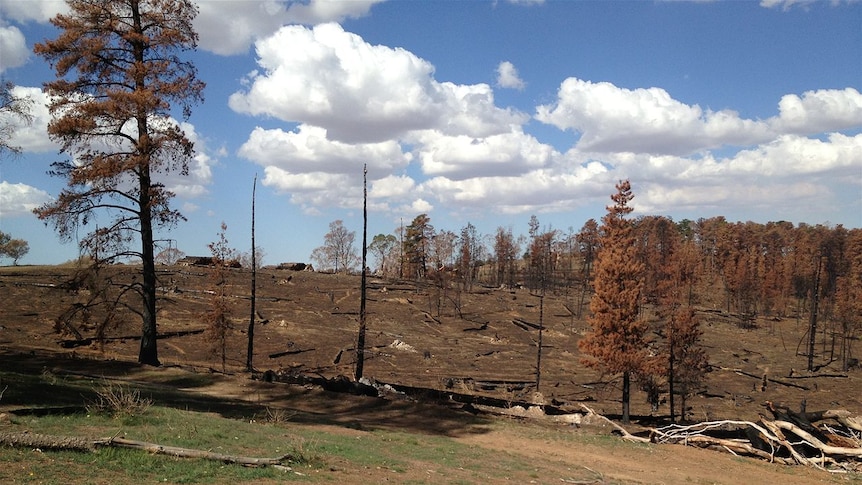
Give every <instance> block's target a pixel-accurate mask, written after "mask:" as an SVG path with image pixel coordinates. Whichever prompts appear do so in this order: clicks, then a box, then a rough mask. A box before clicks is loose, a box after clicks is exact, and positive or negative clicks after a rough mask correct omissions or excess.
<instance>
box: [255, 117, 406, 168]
mask: <svg viewBox="0 0 862 485" xmlns="http://www.w3.org/2000/svg"><path fill="white" fill-rule="evenodd" d="M239 155H240V156H242V157H244V158H247V159H249V160H251V161H253V162H256V163H258V164H260V165H264V166H266V165H272V166H276V167H280V168H283V169H285V170H288V171H291V172H295V173H296V172H326V173H346V172H356V167H361V166H362V165H363V164H365V163H367V164H368V165H369V169H370V170H376V171H381V172H390V171H392V170H396V169H400V168H403V167H405V166H406V165H407V163H409V162H410V158H411V155H410V154H409V153H403V152H402V151H401V146H400V145H399V144H398V142H396V141H393V140H389V141H384V142H379V143H359V144H349V143H343V142H339V141H333V140H329V139H328V138H327V136H326V130H324V129H323V128H320V127H316V126H310V125H300V126H299V127H298V128H297V130H296V131H294V132H287V131H284V130H281V129H270V130H266V129H263V128H260V127H257V128H255V129H254V131H252V132H251V134H250V135H249V138H248V140H247V141H246V142H245V143H244V144H243V145H242V147H240V149H239Z"/></svg>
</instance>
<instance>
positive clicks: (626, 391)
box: [623, 371, 632, 424]
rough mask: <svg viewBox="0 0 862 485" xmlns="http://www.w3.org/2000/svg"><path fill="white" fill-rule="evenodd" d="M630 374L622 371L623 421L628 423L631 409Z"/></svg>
mask: <svg viewBox="0 0 862 485" xmlns="http://www.w3.org/2000/svg"><path fill="white" fill-rule="evenodd" d="M631 390H632V384H631V374H630V373H629V372H628V371H626V372H623V423H624V424H629V411H630V409H631Z"/></svg>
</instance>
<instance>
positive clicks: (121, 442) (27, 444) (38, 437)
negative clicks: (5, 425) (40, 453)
mask: <svg viewBox="0 0 862 485" xmlns="http://www.w3.org/2000/svg"><path fill="white" fill-rule="evenodd" d="M0 445H3V446H11V447H15V448H39V449H48V450H66V451H80V452H92V451H95V450H96V449H97V448H104V447H114V448H130V449H134V450H142V451H147V452H149V453H153V454H157V455H169V456H175V457H180V458H201V459H204V460H214V461H220V462H222V463H231V464H237V465H243V466H249V467H264V466H278V467H282V468H284V467H285V463H288V462H291V461H296V460H295V458H294V457H293V456H292V455H289V454H288V455H283V456H279V457H275V458H259V457H250V456H237V455H225V454H222V453H213V452H211V451H206V450H196V449H191V448H180V447H178V446H168V445H161V444H158V443H148V442H146V441H136V440H127V439H125V438H117V437H111V438H101V439H86V438H81V437H77V436H53V435H45V434H38V433H8V432H0Z"/></svg>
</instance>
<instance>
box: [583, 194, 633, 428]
mask: <svg viewBox="0 0 862 485" xmlns="http://www.w3.org/2000/svg"><path fill="white" fill-rule="evenodd" d="M616 188H617V193H616V194H614V195H612V196H611V200H613V201H614V205H613V206H609V207H608V208H607V210H608V212H607V214H606V215H605V216H604V217H603V218H602V226H601V249H600V250H599V252H598V257H597V259H596V265H595V278H594V281H593V284H594V287H595V292H594V294H593V297H592V299H591V300H590V310H591V311H592V315H591V316H590V317H589V318H588V321H589V324H590V326H591V328H592V330H591V332H590V333H589V334H587V335H586V336H585V337H584V338H583V339H582V340H581V341H580V342H578V347H579V348H580V350H581V351H582V352H584V353H585V354H587V355H589V356H590V357H589V358H586V359H584V364H585V365H589V366H591V367H598V368H601V369H603V370H605V371H606V372H609V373H611V374H620V373H621V374H623V420H624V421H627V420H628V417H629V391H630V390H629V388H628V386H629V378H630V376H632V375H636V374H638V373H639V372H641V371H642V369H643V368H644V366H645V365H646V364H647V362H648V360H649V352H648V348H647V337H646V333H647V330H648V326H647V324H646V322H644V321H643V320H642V319H641V318H640V304H641V291H642V288H643V281H642V277H641V275H642V273H643V263H641V262H640V261H639V260H638V257H637V246H636V240H635V234H634V228H633V225H632V222H631V221H630V220H628V219H626V218H625V216H626V215H628V214H629V213H631V211H632V210H633V209H632V207H630V206H629V205H628V204H629V201H631V199H632V198H633V195H632V192H631V185H630V184H629V182H628V181H627V180H626V181H621V182H620V183H618V184H617V186H616Z"/></svg>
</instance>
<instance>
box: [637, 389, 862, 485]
mask: <svg viewBox="0 0 862 485" xmlns="http://www.w3.org/2000/svg"><path fill="white" fill-rule="evenodd" d="M764 407H765V408H766V409H767V411H769V413H770V414H771V415H772V418H771V419H770V418H768V417H766V416H765V415H763V414H761V416H760V420H759V421H758V422H751V421H731V420H726V421H710V422H703V423H697V424H691V425H677V424H673V425H670V426H665V427H662V428H657V429H654V430H652V433H651V436H650V440H651V441H653V442H655V443H672V444H684V445H688V446H697V447H700V448H708V449H714V450H719V451H725V452H728V453H732V454H734V455H740V456H749V457H756V458H761V459H764V460H767V461H769V462H771V463H781V464H785V465H806V466H812V467H815V468H818V469H821V470H828V471H831V472H857V473H858V472H862V417H859V416H853V415H852V413H850V412H849V411H846V410H843V409H839V410H827V411H819V412H805V411H804V410H803V411H800V412H795V411H792V410H790V409H789V408H787V407H783V406H777V405H775V404H774V403H772V402H769V401H767V402H766V403H764Z"/></svg>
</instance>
